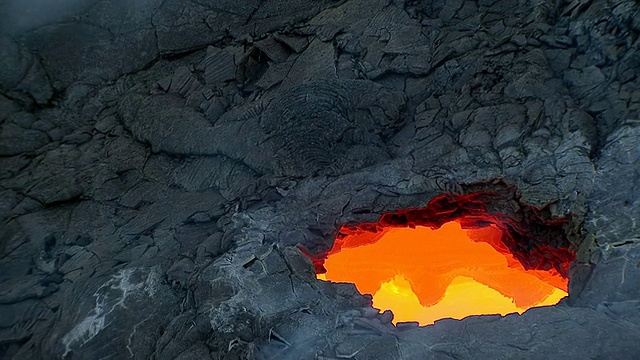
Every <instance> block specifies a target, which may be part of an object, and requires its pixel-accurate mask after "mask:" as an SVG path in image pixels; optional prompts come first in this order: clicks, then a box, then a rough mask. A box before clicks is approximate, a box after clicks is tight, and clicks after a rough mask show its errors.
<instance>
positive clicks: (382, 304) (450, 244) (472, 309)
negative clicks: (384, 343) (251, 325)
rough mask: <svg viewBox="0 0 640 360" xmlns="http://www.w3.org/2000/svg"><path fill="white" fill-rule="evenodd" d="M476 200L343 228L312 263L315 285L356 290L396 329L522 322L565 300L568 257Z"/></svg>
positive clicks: (444, 202) (443, 200)
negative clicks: (473, 318) (533, 311)
mask: <svg viewBox="0 0 640 360" xmlns="http://www.w3.org/2000/svg"><path fill="white" fill-rule="evenodd" d="M475 200H477V199H475V198H474V196H466V197H462V196H459V197H458V198H457V199H453V200H452V199H451V198H450V197H449V198H447V197H444V196H443V197H440V198H436V199H434V201H432V202H431V203H430V204H429V207H427V208H425V209H412V210H406V211H404V212H397V213H394V214H385V215H383V216H382V218H381V220H380V221H379V222H377V223H365V224H360V225H358V226H343V227H342V228H341V229H340V232H339V234H338V236H337V238H336V241H335V243H334V245H333V248H332V249H331V250H330V251H329V252H328V253H325V254H323V255H322V256H321V257H320V258H313V257H312V259H313V260H314V263H315V265H316V271H317V273H318V279H322V280H329V281H333V282H350V283H354V284H355V285H356V287H357V289H358V291H359V292H360V293H362V294H371V295H372V296H373V307H375V308H377V309H379V310H380V311H384V310H391V311H392V312H393V314H394V319H393V323H394V324H395V323H398V322H404V321H417V322H419V323H420V324H421V325H428V324H433V323H434V321H436V320H438V319H442V318H455V319H462V318H464V317H467V316H469V315H482V314H501V315H506V314H509V313H514V312H517V313H520V314H521V313H523V312H524V311H526V310H527V309H529V308H532V307H537V306H548V305H554V304H557V303H558V302H559V301H560V300H561V299H562V298H563V297H565V296H567V291H568V290H567V287H568V278H567V275H566V271H567V269H568V266H569V263H570V262H571V261H573V259H574V257H575V256H574V254H573V252H571V251H569V250H568V247H562V246H560V247H558V246H555V247H554V246H550V245H548V244H543V243H539V242H538V243H536V241H535V240H534V239H532V238H530V237H529V235H527V234H526V232H525V231H524V229H523V228H522V227H519V226H518V225H517V224H518V223H517V222H516V221H515V220H514V219H513V218H510V217H507V216H504V215H502V214H490V213H489V212H488V211H487V209H486V207H485V206H483V205H482V204H481V203H479V202H478V201H475ZM465 204H466V205H469V204H471V205H474V206H469V207H467V208H465V207H464V206H461V205H465ZM428 215H431V216H432V217H431V218H430V220H429V219H428ZM530 218H533V217H530ZM558 224H559V222H557V223H554V224H551V228H553V226H556V230H557V229H559V227H558ZM547 225H548V224H547ZM532 226H533V225H532ZM540 229H543V228H538V230H537V231H538V232H542V233H544V234H547V235H549V236H550V237H553V236H554V235H553V234H558V232H557V231H556V232H555V233H554V231H555V230H549V232H547V233H545V230H540ZM553 242H555V243H554V244H555V245H557V243H559V242H561V240H558V239H554V240H553ZM553 242H550V243H553ZM308 255H310V254H308Z"/></svg>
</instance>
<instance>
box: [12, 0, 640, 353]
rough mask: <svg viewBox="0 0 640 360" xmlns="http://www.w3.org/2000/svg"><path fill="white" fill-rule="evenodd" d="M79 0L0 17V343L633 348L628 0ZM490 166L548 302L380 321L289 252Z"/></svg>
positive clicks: (144, 347)
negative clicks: (561, 245)
mask: <svg viewBox="0 0 640 360" xmlns="http://www.w3.org/2000/svg"><path fill="white" fill-rule="evenodd" d="M34 1H35V0H30V1H26V2H25V3H34ZM18 4H19V3H18V2H7V3H6V4H3V5H0V10H5V9H9V10H10V11H15V13H16V14H18V15H19V14H20V11H18V10H17V9H18V7H17V6H18ZM70 4H72V5H70V7H68V8H66V9H64V8H63V9H58V10H57V11H54V12H51V14H49V15H48V16H45V15H46V14H44V13H37V14H36V15H37V16H36V15H34V17H33V21H32V22H31V23H28V22H25V21H24V19H27V18H25V17H22V18H20V17H18V15H16V18H11V17H10V15H8V14H9V11H0V14H2V15H0V23H2V24H3V26H2V31H3V33H4V35H1V36H0V195H1V196H0V224H1V226H0V357H1V358H3V359H4V358H7V359H49V358H64V359H107V358H115V359H126V358H135V359H147V358H154V359H193V358H198V359H207V358H212V359H239V358H246V359H253V358H258V359H263V358H265V359H335V358H353V359H418V358H428V359H432V358H433V359H449V358H454V359H475V358H518V359H541V358H567V359H585V358H592V359H596V358H605V359H631V358H637V357H638V356H640V315H639V314H640V285H639V284H640V229H639V226H640V225H638V219H640V180H639V179H640V146H639V145H638V144H640V118H639V114H640V82H639V79H638V74H639V73H638V69H640V51H638V47H639V46H640V42H638V35H639V33H640V5H639V4H638V2H636V1H633V0H593V1H585V0H575V1H550V0H537V1H515V0H476V1H473V0H454V1H440V0H436V1H421V0H339V1H336V0H319V1H318V0H314V1H311V0H286V1H285V0H260V1H258V0H240V1H239V0H234V1H230V0H229V1H227V0H224V1H213V0H190V1H182V0H180V1H178V0H164V1H161V0H145V1H125V0H82V1H80V0H78V1H74V2H70ZM43 11H44V10H43ZM23 13H24V11H23ZM7 24H8V25H7ZM496 179H502V180H504V181H505V182H506V183H508V184H513V185H516V186H517V188H518V189H519V190H520V192H521V195H522V201H525V202H527V203H529V204H532V205H534V206H537V207H539V208H541V209H543V211H542V212H541V213H542V214H544V216H547V217H549V218H551V217H553V216H569V217H570V219H571V220H570V222H569V224H568V225H567V227H566V231H567V235H568V237H569V239H570V240H571V242H572V244H573V246H574V247H575V250H576V251H577V254H578V262H577V263H576V264H574V265H573V266H572V268H571V284H570V297H569V299H567V300H566V301H563V302H562V303H561V304H559V305H557V306H555V307H550V308H537V309H532V310H530V311H528V312H526V313H525V314H524V315H522V316H518V315H509V316H506V317H499V316H481V317H471V318H467V319H465V320H462V321H456V320H442V321H439V322H437V323H436V324H435V325H434V326H428V327H423V328H419V327H417V326H416V325H415V324H411V323H405V324H400V325H399V326H398V327H394V326H393V325H391V323H390V320H391V314H390V313H389V312H386V313H383V314H379V313H378V312H377V311H376V310H374V309H372V308H371V306H370V298H369V297H368V296H361V295H360V294H358V293H357V292H356V290H355V287H354V286H353V285H349V284H332V283H326V282H322V281H318V280H316V279H315V276H314V273H313V265H312V263H311V261H310V260H309V259H308V258H307V257H306V256H304V255H303V254H302V253H301V252H300V251H299V249H298V247H297V246H298V245H303V246H304V247H306V248H308V249H310V250H312V251H321V250H326V249H328V248H329V247H330V246H331V244H332V241H333V236H335V234H336V232H337V229H338V228H339V226H340V225H341V224H345V223H353V222H358V221H375V220H377V218H378V217H379V214H381V213H382V212H385V211H391V210H395V209H398V208H408V207H417V206H423V205H425V204H426V203H427V202H428V201H429V200H430V199H432V198H433V197H434V196H436V195H439V194H442V193H445V192H456V193H461V192H464V191H466V190H465V189H469V186H470V184H475V183H478V182H486V183H489V184H490V183H491V181H493V180H496Z"/></svg>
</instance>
